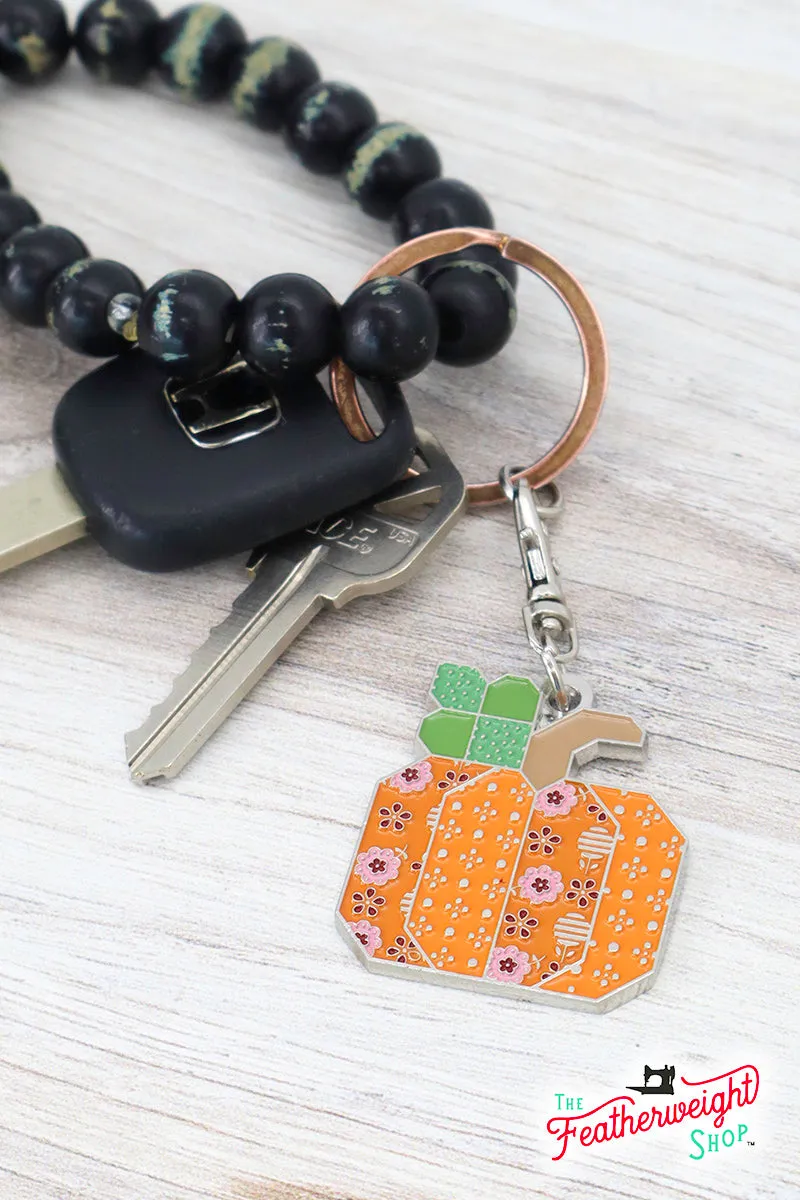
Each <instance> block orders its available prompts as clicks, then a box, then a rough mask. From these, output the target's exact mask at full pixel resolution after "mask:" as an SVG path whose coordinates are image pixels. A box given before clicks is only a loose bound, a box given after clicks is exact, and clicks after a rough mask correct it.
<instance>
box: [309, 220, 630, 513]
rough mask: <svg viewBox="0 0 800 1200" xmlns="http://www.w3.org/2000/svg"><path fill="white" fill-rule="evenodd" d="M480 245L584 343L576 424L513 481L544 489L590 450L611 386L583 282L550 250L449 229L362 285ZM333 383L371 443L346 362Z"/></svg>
mask: <svg viewBox="0 0 800 1200" xmlns="http://www.w3.org/2000/svg"><path fill="white" fill-rule="evenodd" d="M476 245H482V246H493V247H494V248H495V249H496V250H497V251H498V252H499V253H500V254H501V255H502V256H503V258H507V259H508V260H509V261H510V262H515V263H518V264H519V266H521V267H526V268H527V269H528V270H529V271H532V272H533V273H534V275H538V277H539V278H540V279H542V280H543V281H544V282H545V283H546V284H547V285H548V287H550V288H552V290H553V291H554V292H555V293H556V295H557V296H558V298H559V300H560V301H561V303H562V304H563V305H564V307H565V308H566V310H567V312H568V313H569V315H570V316H571V318H572V321H573V324H574V325H575V328H576V330H577V333H578V337H579V339H580V344H581V350H582V352H583V368H584V369H583V382H582V384H581V392H580V397H579V399H578V405H577V408H576V409H575V412H574V414H573V417H572V420H571V421H570V423H569V425H568V426H567V428H566V430H565V431H564V433H563V434H562V435H561V437H560V438H559V440H558V441H557V442H556V443H555V445H554V446H552V447H551V448H550V450H548V452H547V453H546V454H545V455H543V456H542V457H541V458H540V459H539V460H538V461H537V462H535V463H533V464H532V465H531V466H529V467H526V468H525V469H524V470H520V471H519V473H518V474H516V475H515V476H514V477H513V478H514V479H527V480H528V481H529V482H530V485H531V487H534V488H537V487H543V486H544V485H545V484H547V483H550V482H551V481H552V480H553V479H555V478H556V476H557V475H559V474H560V473H561V472H562V471H563V470H564V468H565V467H568V466H569V464H570V463H571V462H572V461H573V459H574V458H575V457H576V456H577V455H578V454H579V453H580V452H581V450H582V449H583V447H584V446H585V445H586V443H587V441H588V440H589V438H590V437H591V435H592V433H593V431H594V428H595V426H596V425H597V421H598V418H599V416H600V410H601V409H602V407H603V401H604V400H605V396H606V388H607V386H608V353H607V350H606V341H605V337H604V335H603V327H602V325H601V324H600V319H599V317H598V316H597V313H596V312H595V309H594V306H593V305H592V302H591V301H590V299H589V297H588V296H587V295H586V292H585V291H584V290H583V288H582V287H581V285H580V284H579V283H578V281H577V279H576V278H575V277H574V276H573V275H571V274H570V273H569V271H567V270H566V268H565V267H562V266H561V264H560V263H559V262H557V261H556V259H554V258H552V257H551V256H550V255H549V254H545V252H544V250H540V249H539V247H538V246H534V245H533V243H532V242H526V241H524V240H523V239H522V238H512V237H510V236H509V235H508V234H507V233H497V232H495V231H494V230H491V229H445V230H442V231H441V232H439V233H427V234H425V235H424V236H423V237H419V238H414V239H413V241H410V242H405V243H404V244H403V245H402V246H398V247H397V249H396V250H393V251H392V252H391V254H387V255H386V256H385V257H384V258H382V259H381V260H380V262H377V263H376V264H375V266H374V267H371V268H370V270H369V271H368V272H367V274H366V275H365V276H364V278H363V279H362V280H361V283H367V282H368V281H369V280H370V279H377V278H379V277H380V276H381V275H403V274H404V273H405V272H406V271H410V270H412V268H414V267H418V266H419V265H420V263H424V262H428V260H429V259H432V258H438V257H439V256H440V255H442V254H453V253H457V252H458V251H459V250H465V249H466V248H467V247H468V246H476ZM330 378H331V391H332V394H333V399H334V401H335V403H336V407H337V408H338V410H339V414H340V416H341V418H342V420H343V421H344V423H345V425H346V426H347V428H348V430H349V431H350V433H351V434H352V436H353V437H354V438H356V440H357V441H360V442H368V441H371V440H372V438H374V437H375V433H374V431H373V430H372V428H371V426H370V424H369V422H368V421H367V418H366V416H365V415H364V411H363V409H362V407H361V403H360V401H359V399H358V393H357V391H356V381H355V376H354V375H353V372H352V371H351V370H350V368H349V367H348V366H347V365H346V363H344V362H343V361H342V359H341V358H337V359H334V361H333V362H332V363H331V374H330ZM467 492H468V495H469V500H470V503H471V504H496V503H497V502H498V501H500V500H503V499H504V495H503V489H502V488H501V487H500V484H499V483H498V482H496V481H492V482H491V483H471V484H469V485H468V488H467Z"/></svg>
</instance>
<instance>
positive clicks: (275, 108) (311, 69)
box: [231, 37, 319, 131]
mask: <svg viewBox="0 0 800 1200" xmlns="http://www.w3.org/2000/svg"><path fill="white" fill-rule="evenodd" d="M318 79H319V67H318V66H317V64H316V63H315V62H314V59H313V58H312V57H311V55H310V54H308V53H307V51H305V50H304V49H303V48H302V46H297V45H295V43H294V42H287V41H286V39H285V38H279V37H268V38H262V39H261V41H259V42H253V43H252V44H251V45H249V46H246V47H245V48H244V50H243V51H242V54H241V57H240V59H239V62H238V64H237V67H236V78H235V80H234V84H233V89H232V91H231V98H232V100H233V103H234V107H235V108H236V111H237V112H238V113H239V114H240V116H242V117H245V119H246V120H248V121H252V123H253V124H254V125H257V126H258V128H259V129H269V130H272V131H275V130H278V129H280V128H281V127H282V126H283V125H284V123H285V121H286V117H287V114H288V112H289V109H290V108H291V106H292V104H293V103H294V101H295V100H296V99H297V97H298V96H299V95H300V93H301V92H303V91H305V89H306V88H308V87H310V86H311V85H312V84H314V83H316V82H317V80H318Z"/></svg>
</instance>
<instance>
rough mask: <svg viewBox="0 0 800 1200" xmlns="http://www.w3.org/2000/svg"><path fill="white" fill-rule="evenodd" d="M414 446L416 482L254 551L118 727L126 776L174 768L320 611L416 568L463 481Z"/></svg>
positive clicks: (428, 444) (454, 509)
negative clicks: (419, 468) (148, 694)
mask: <svg viewBox="0 0 800 1200" xmlns="http://www.w3.org/2000/svg"><path fill="white" fill-rule="evenodd" d="M420 454H421V456H422V457H423V460H424V462H425V464H426V467H427V470H426V472H425V474H424V479H425V480H426V483H425V484H424V486H421V485H420V484H418V483H417V481H416V480H405V481H403V482H401V483H399V484H397V485H396V486H395V487H394V488H390V489H389V490H388V491H387V492H385V493H384V494H383V495H382V496H381V497H380V498H379V499H378V501H376V502H375V503H372V504H368V505H364V506H362V507H361V508H356V509H351V510H348V511H347V512H344V513H341V514H339V515H337V516H335V517H329V518H327V519H326V520H323V521H320V522H319V523H318V524H317V525H316V526H314V527H313V528H312V529H309V530H307V531H306V532H305V533H303V534H300V535H297V536H296V537H294V538H291V539H284V540H282V541H281V542H280V543H278V544H277V545H276V546H275V548H273V549H272V550H269V549H267V551H266V553H263V552H261V551H259V552H257V553H256V555H255V558H254V561H253V570H255V571H256V575H255V580H254V582H253V583H251V584H250V585H249V587H247V588H245V590H244V591H243V592H242V593H241V595H240V596H239V598H238V599H237V601H236V602H235V604H234V608H233V611H232V612H231V614H230V616H229V617H228V618H226V620H224V621H223V622H222V624H221V625H218V626H217V628H216V629H215V630H213V631H212V633H211V635H210V637H209V639H208V641H207V642H206V644H205V645H204V646H203V647H201V649H200V650H198V651H197V652H196V654H195V655H194V657H193V659H192V661H191V662H190V664H189V667H188V668H187V669H186V671H184V672H183V674H182V675H181V676H180V678H179V679H178V680H176V682H175V684H174V686H173V689H172V692H171V693H170V696H169V698H168V699H167V700H166V701H165V703H164V704H161V705H158V706H157V707H156V708H155V709H153V711H152V712H151V714H150V716H149V717H148V719H147V721H146V722H145V723H144V725H143V726H142V727H141V729H139V730H137V731H136V732H135V733H131V734H128V736H127V738H126V748H127V752H128V763H129V766H130V770H131V775H132V777H133V779H135V780H137V781H139V782H145V781H147V780H151V779H156V778H159V777H166V778H172V777H173V776H175V775H177V774H178V772H179V771H180V770H181V768H182V767H183V766H185V764H186V763H187V762H189V760H190V759H191V758H193V757H194V755H195V754H196V753H197V751H198V750H199V749H200V747H201V746H202V745H203V744H204V743H205V742H206V741H207V740H208V738H209V737H210V736H211V735H212V734H213V733H214V731H215V730H216V729H218V728H219V726H220V725H221V724H222V722H223V721H224V720H225V718H226V717H227V716H228V715H229V714H230V713H231V712H232V711H233V709H234V708H235V707H236V705H237V704H238V703H239V701H240V700H241V699H243V698H244V696H245V695H247V693H248V692H249V691H250V690H251V689H252V687H253V686H254V685H255V683H256V682H257V681H258V680H259V679H260V678H261V676H262V675H263V674H264V673H265V672H266V671H267V670H268V669H269V667H271V666H272V664H273V663H274V662H275V661H276V659H278V658H279V657H280V655H281V654H282V653H283V651H284V650H285V649H286V647H287V646H288V645H289V643H290V642H291V641H293V639H294V638H295V637H296V636H297V634H298V633H299V632H300V631H301V630H302V629H303V628H304V627H305V626H306V625H307V624H308V623H309V621H311V619H312V618H313V617H314V616H315V615H316V613H318V612H319V611H320V609H322V608H324V607H332V608H342V607H343V606H344V605H345V604H347V603H348V602H349V601H350V600H353V599H355V598H356V597H358V596H365V595H374V594H377V593H379V592H385V591H388V590H390V589H391V588H394V587H397V586H398V585H399V584H401V583H403V582H404V581H405V580H406V579H407V578H409V577H410V576H411V575H413V574H414V573H416V571H417V570H418V569H419V568H420V566H421V565H422V563H423V562H424V560H425V558H426V557H427V556H428V554H429V552H430V551H431V550H432V549H433V548H434V546H435V545H436V543H437V542H438V540H439V539H440V538H441V537H442V536H443V535H444V534H445V532H446V531H447V530H448V529H449V528H450V526H451V525H452V524H453V522H454V521H456V520H457V519H458V517H459V515H460V513H461V512H462V510H463V508H464V507H465V504H466V495H465V487H464V481H463V479H462V478H461V476H460V475H459V474H458V472H457V471H456V469H455V467H453V465H452V463H451V462H450V460H449V459H448V458H447V456H446V455H445V454H444V452H443V451H442V450H441V447H439V446H438V443H436V442H435V441H434V440H433V439H431V438H430V435H422V436H421V446H420ZM420 478H422V476H421V477H420ZM412 493H413V495H412ZM434 494H435V495H436V497H437V498H438V499H437V503H435V504H434V505H433V506H432V507H429V508H428V510H427V511H426V512H425V514H424V516H423V517H422V518H421V519H412V518H410V517H406V516H404V515H401V516H398V517H387V516H385V515H384V508H388V509H392V506H393V504H394V503H396V504H397V505H398V506H399V508H400V510H401V511H402V512H405V511H406V510H407V508H408V506H409V504H410V502H411V500H413V505H412V507H414V508H419V507H420V504H421V502H423V501H424V502H427V503H430V500H431V497H432V496H433V495H434Z"/></svg>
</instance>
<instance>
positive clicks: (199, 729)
mask: <svg viewBox="0 0 800 1200" xmlns="http://www.w3.org/2000/svg"><path fill="white" fill-rule="evenodd" d="M326 553H327V550H326V548H325V546H322V545H319V546H314V547H312V548H311V551H310V553H308V554H306V555H304V556H300V557H299V558H294V559H293V558H288V559H287V558H283V557H282V558H272V559H269V560H267V561H265V563H264V565H263V566H262V568H261V570H260V571H259V573H258V575H257V576H256V578H255V580H254V581H253V583H251V584H250V585H249V586H248V587H246V588H245V589H244V591H243V592H241V594H240V595H239V596H238V597H237V598H236V600H235V602H234V605H233V608H232V609H231V612H230V613H229V614H228V616H227V617H226V618H225V619H224V620H223V621H222V622H221V623H220V624H219V625H217V626H216V627H215V628H214V629H212V631H211V633H210V635H209V637H208V639H207V641H206V642H205V643H204V644H203V645H202V646H201V647H200V648H199V649H198V650H197V651H196V652H195V653H194V654H193V656H192V658H191V660H190V662H189V666H188V667H187V668H186V670H185V671H184V672H183V673H182V674H181V675H180V676H179V677H178V678H177V679H176V681H175V684H174V685H173V688H172V691H171V692H170V694H169V696H168V697H167V699H166V700H165V701H164V702H163V703H162V704H158V705H156V706H155V708H153V709H152V710H151V712H150V715H149V716H148V718H147V720H146V721H145V722H144V724H143V725H141V726H140V727H139V729H137V730H134V731H133V732H131V733H128V734H126V735H125V749H126V752H127V756H128V767H129V769H130V773H131V778H133V779H134V780H136V781H137V782H139V783H146V782H148V781H149V780H152V779H158V778H161V777H163V778H166V779H172V778H174V776H176V775H177V774H178V773H179V772H180V771H181V769H182V768H183V767H184V766H185V765H186V763H187V762H189V761H190V759H192V758H193V757H194V755H195V754H196V753H197V751H198V750H199V749H200V747H201V746H202V745H204V744H205V742H206V741H207V740H208V738H210V737H211V735H212V734H213V733H214V732H215V731H216V730H217V729H218V728H219V726H220V725H221V724H222V722H223V721H224V720H225V718H226V717H227V716H229V715H230V713H231V712H233V710H234V708H235V707H236V706H237V704H238V703H239V701H240V700H242V699H243V697H244V696H246V695H247V693H248V692H249V691H250V690H251V689H252V687H253V686H254V684H255V683H256V682H257V680H258V679H260V677H261V676H262V675H263V674H264V672H265V671H266V670H268V668H269V667H270V666H271V665H272V663H273V662H275V660H276V659H277V658H279V657H280V655H281V654H282V653H283V651H284V650H285V649H286V647H287V646H288V645H289V644H290V643H291V642H292V641H293V640H294V638H295V637H296V636H297V634H298V633H299V632H300V630H301V629H302V628H303V627H304V626H305V625H307V624H308V622H309V621H310V620H311V619H312V617H313V616H314V614H315V613H316V612H317V611H318V610H319V608H321V607H322V605H323V604H324V602H325V601H324V597H322V596H320V597H319V598H318V602H317V603H316V605H315V604H314V603H309V604H306V605H304V606H300V607H299V608H292V609H290V608H288V607H287V602H288V600H289V599H290V597H291V596H292V595H295V594H296V593H297V592H298V591H299V590H300V589H301V588H302V586H303V584H304V583H305V582H306V580H307V579H308V578H309V576H310V575H311V574H312V573H313V572H314V570H315V569H316V568H317V566H318V565H319V563H320V561H321V560H322V559H324V557H325V554H326ZM279 618H282V621H281V625H280V628H279V627H278V620H279Z"/></svg>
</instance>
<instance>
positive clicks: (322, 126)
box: [285, 83, 378, 175]
mask: <svg viewBox="0 0 800 1200" xmlns="http://www.w3.org/2000/svg"><path fill="white" fill-rule="evenodd" d="M377 119H378V114H377V112H376V111H375V106H374V105H373V103H372V101H371V100H370V99H369V98H368V97H367V96H365V95H364V93H363V92H360V91H359V90H358V88H354V87H348V85H347V84H345V83H318V84H315V85H313V86H312V87H310V88H308V89H307V90H306V91H305V92H303V93H302V94H301V95H300V96H298V98H297V100H296V101H295V103H294V105H293V107H292V110H291V112H290V114H289V117H288V119H287V123H286V130H285V137H286V142H287V145H288V146H289V148H290V149H291V150H293V151H294V153H295V154H296V155H297V157H298V158H299V159H300V162H301V163H302V164H303V166H304V167H307V168H308V170H309V171H313V172H314V173H315V174H316V175H338V174H339V172H340V171H343V170H344V168H345V166H346V165H347V163H348V162H349V160H350V156H351V154H352V152H353V147H354V146H355V144H356V142H357V141H358V140H359V139H360V138H361V137H363V135H364V134H365V133H366V132H367V130H368V129H372V127H373V126H374V125H375V122H376V121H377Z"/></svg>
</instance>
